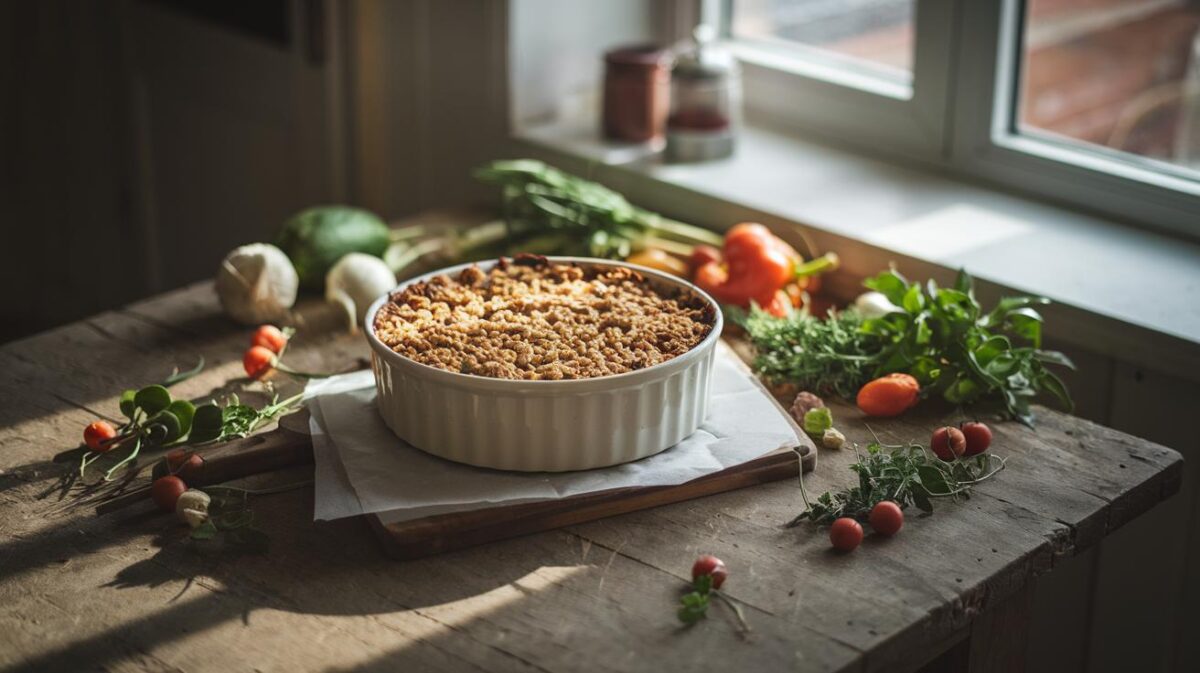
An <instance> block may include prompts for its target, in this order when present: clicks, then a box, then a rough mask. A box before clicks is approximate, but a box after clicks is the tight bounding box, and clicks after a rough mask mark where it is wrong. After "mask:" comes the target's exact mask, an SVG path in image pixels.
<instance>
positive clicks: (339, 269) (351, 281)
mask: <svg viewBox="0 0 1200 673" xmlns="http://www.w3.org/2000/svg"><path fill="white" fill-rule="evenodd" d="M394 287H396V276H395V275H394V274H393V273H392V270H391V268H389V267H388V265H387V264H386V263H385V262H384V261H383V260H382V259H379V258H378V257H374V256H372V255H368V254H365V253H361V252H351V253H347V254H346V255H344V256H342V258H341V259H339V260H338V262H337V264H334V265H333V268H332V269H330V270H329V273H328V274H327V275H326V276H325V299H326V300H327V301H330V302H334V303H337V304H340V305H341V306H342V307H343V308H344V309H345V310H346V319H347V320H348V321H349V322H350V323H351V329H356V328H357V327H358V326H359V325H361V324H362V323H363V320H364V319H365V318H366V315H367V309H368V308H370V307H371V303H372V302H374V301H375V300H376V299H378V298H379V297H381V296H382V295H384V294H386V293H387V292H388V291H389V290H391V289H392V288H394Z"/></svg>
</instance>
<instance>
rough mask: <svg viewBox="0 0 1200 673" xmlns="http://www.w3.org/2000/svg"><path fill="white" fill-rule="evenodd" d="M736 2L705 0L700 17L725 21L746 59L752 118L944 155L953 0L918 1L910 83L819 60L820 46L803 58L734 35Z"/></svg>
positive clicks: (894, 149)
mask: <svg viewBox="0 0 1200 673" xmlns="http://www.w3.org/2000/svg"><path fill="white" fill-rule="evenodd" d="M733 1H734V0H704V1H703V6H702V16H703V17H704V20H705V21H706V22H709V23H713V24H714V25H719V26H720V29H721V35H722V36H723V37H724V43H725V44H726V46H728V47H729V48H730V49H731V50H732V51H733V52H734V53H735V54H736V55H737V56H738V58H739V60H740V61H741V63H742V79H743V82H744V85H745V93H746V105H747V112H748V114H749V116H751V117H752V118H757V119H762V120H764V121H767V122H769V123H773V124H775V125H779V126H786V127H792V128H795V129H797V130H799V131H801V132H810V133H816V134H820V135H822V136H825V137H827V138H832V139H834V140H835V141H840V142H844V143H849V144H853V145H866V146H870V147H872V148H875V149H879V150H883V151H884V152H888V153H893V154H897V153H898V154H903V155H907V156H916V157H920V158H943V157H945V156H946V155H945V152H946V141H947V138H946V130H947V128H948V126H947V124H946V112H947V109H946V104H945V102H946V95H947V86H948V84H949V82H950V77H951V74H952V62H953V59H952V56H953V53H954V44H953V41H952V36H953V31H952V30H951V27H952V25H953V18H954V17H953V6H954V4H955V1H956V0H920V1H918V2H916V6H915V10H914V21H915V27H916V32H915V33H914V50H913V76H912V79H911V83H908V84H906V83H902V82H899V81H897V80H896V79H895V78H889V77H887V76H886V75H882V74H880V75H875V74H872V73H871V72H870V68H863V67H859V68H848V67H845V66H844V65H843V62H844V61H847V60H850V59H847V58H841V57H837V56H834V55H827V56H824V57H822V56H820V55H818V54H817V52H819V50H817V49H815V48H814V49H812V50H808V49H797V51H801V50H802V51H804V52H805V53H806V57H805V58H803V59H801V58H796V57H795V56H792V57H789V56H787V55H784V54H781V53H779V51H777V50H772V49H769V48H765V47H763V46H762V45H760V44H756V43H754V42H749V41H740V40H736V39H733V38H732V37H731V36H730V30H731V26H730V23H731V22H730V18H731V16H732V2H733ZM810 54H811V57H809V55H810Z"/></svg>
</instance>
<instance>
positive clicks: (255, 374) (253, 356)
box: [242, 346, 276, 380]
mask: <svg viewBox="0 0 1200 673" xmlns="http://www.w3.org/2000/svg"><path fill="white" fill-rule="evenodd" d="M275 362H276V360H275V353H274V352H272V351H271V350H270V349H269V348H266V347H264V346H251V347H250V348H248V349H247V350H246V353H245V355H243V356H242V367H243V368H244V369H245V370H246V376H249V377H250V378H252V379H256V380H257V379H261V378H262V377H264V376H266V375H267V373H268V372H270V371H271V369H272V368H274V367H275Z"/></svg>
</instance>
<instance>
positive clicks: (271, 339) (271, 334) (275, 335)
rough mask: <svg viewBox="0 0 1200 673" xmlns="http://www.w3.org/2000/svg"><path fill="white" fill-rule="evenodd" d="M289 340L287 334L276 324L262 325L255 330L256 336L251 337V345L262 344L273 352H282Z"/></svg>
mask: <svg viewBox="0 0 1200 673" xmlns="http://www.w3.org/2000/svg"><path fill="white" fill-rule="evenodd" d="M287 342H288V339H287V336H285V335H284V333H283V331H282V330H280V329H279V328H278V327H276V326H274V325H260V326H259V328H258V329H256V330H254V336H252V337H250V345H251V346H262V347H263V348H265V349H267V350H269V351H271V352H272V353H279V352H282V351H283V347H284V346H286V345H287Z"/></svg>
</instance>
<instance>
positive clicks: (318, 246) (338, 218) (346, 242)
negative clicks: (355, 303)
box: [275, 206, 389, 290]
mask: <svg viewBox="0 0 1200 673" xmlns="http://www.w3.org/2000/svg"><path fill="white" fill-rule="evenodd" d="M388 243H389V235H388V228H387V225H386V224H384V222H383V220H382V219H380V218H379V216H378V215H375V214H374V213H371V212H368V211H366V210H362V209H361V208H352V207H350V206H320V207H316V208H309V209H307V210H304V211H301V212H299V213H297V214H296V215H293V216H292V218H291V219H289V220H288V221H287V222H285V223H284V225H283V229H281V230H280V232H279V235H278V236H277V237H276V239H275V245H276V246H278V247H279V249H280V250H283V252H284V253H286V254H287V256H288V257H289V258H290V259H291V260H292V265H293V266H295V267H296V273H297V275H299V276H300V286H301V287H303V288H305V289H308V290H320V289H321V288H323V287H324V286H325V274H326V273H327V272H328V271H329V269H330V268H331V267H332V266H333V265H334V263H336V262H337V261H338V260H339V259H341V258H342V255H345V254H346V253H349V252H364V253H366V254H368V255H374V256H376V257H383V253H384V251H386V250H387V248H388Z"/></svg>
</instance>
